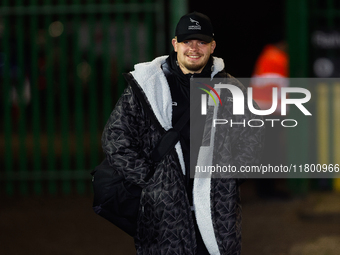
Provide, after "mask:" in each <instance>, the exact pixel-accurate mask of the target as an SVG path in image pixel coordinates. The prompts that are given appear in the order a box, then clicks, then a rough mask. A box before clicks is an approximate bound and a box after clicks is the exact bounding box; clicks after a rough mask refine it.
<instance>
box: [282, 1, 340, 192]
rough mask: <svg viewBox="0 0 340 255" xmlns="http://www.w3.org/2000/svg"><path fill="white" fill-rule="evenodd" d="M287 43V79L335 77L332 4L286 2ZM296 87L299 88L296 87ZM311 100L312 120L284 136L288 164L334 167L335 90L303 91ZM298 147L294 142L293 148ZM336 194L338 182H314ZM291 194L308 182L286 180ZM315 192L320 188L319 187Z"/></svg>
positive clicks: (338, 21)
mask: <svg viewBox="0 0 340 255" xmlns="http://www.w3.org/2000/svg"><path fill="white" fill-rule="evenodd" d="M286 18H287V39H288V44H289V56H290V76H291V77H323V78H335V77H337V78H339V77H340V2H339V1H336V0H287V15H286ZM299 86H301V84H299ZM307 89H309V90H310V91H311V93H312V95H313V98H312V100H311V102H310V105H309V107H310V108H311V109H313V110H314V111H313V112H314V114H313V117H312V118H309V119H307V118H301V116H299V113H298V110H296V109H291V110H292V111H291V117H292V118H295V119H299V118H300V119H301V120H303V121H300V122H299V126H298V127H296V128H294V130H289V134H288V138H289V141H290V143H289V147H288V151H287V152H288V159H289V161H290V163H293V164H305V163H320V164H324V163H325V164H339V163H340V162H339V160H340V154H339V153H340V144H339V141H340V140H339V139H340V138H339V135H338V132H339V114H340V108H339V107H340V106H339V103H338V101H339V100H340V94H339V84H337V83H332V84H318V85H316V86H315V87H312V88H311V87H308V88H307ZM296 141H298V142H296ZM321 182H322V183H323V184H322V186H323V188H325V186H328V187H326V188H333V189H335V190H338V191H340V181H339V179H335V180H319V184H320V183H321ZM291 183H292V189H293V190H294V191H295V192H296V193H300V194H305V193H306V192H307V191H308V189H309V187H310V183H309V181H308V180H292V181H291ZM319 186H320V185H319Z"/></svg>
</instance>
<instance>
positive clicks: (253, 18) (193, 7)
mask: <svg viewBox="0 0 340 255" xmlns="http://www.w3.org/2000/svg"><path fill="white" fill-rule="evenodd" d="M192 11H198V12H202V13H204V14H206V15H208V16H209V17H210V19H211V21H212V23H213V26H214V30H215V39H216V42H217V48H216V50H215V53H214V55H215V56H218V57H222V58H223V59H224V60H225V63H226V71H227V72H228V73H230V74H231V75H233V76H235V77H239V78H240V77H250V76H251V73H252V68H253V66H254V64H255V61H256V58H257V56H258V54H259V53H260V52H261V49H262V47H263V46H264V45H265V44H266V43H268V42H270V41H272V40H275V39H276V38H280V37H281V38H282V37H284V30H285V28H284V22H285V21H284V18H285V17H284V15H285V5H284V0H258V1H249V0H248V1H247V0H238V1H212V0H210V1H209V0H205V1H202V0H196V1H191V2H190V3H189V12H192Z"/></svg>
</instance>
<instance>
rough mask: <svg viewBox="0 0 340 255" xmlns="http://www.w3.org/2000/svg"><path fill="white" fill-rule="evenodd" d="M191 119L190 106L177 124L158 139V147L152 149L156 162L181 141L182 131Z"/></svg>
mask: <svg viewBox="0 0 340 255" xmlns="http://www.w3.org/2000/svg"><path fill="white" fill-rule="evenodd" d="M189 119H190V108H188V109H186V110H185V112H184V113H183V115H182V116H181V118H180V119H179V120H178V122H177V123H176V124H175V126H174V127H173V128H171V129H169V130H168V131H167V132H166V133H165V134H164V135H163V136H162V137H161V139H160V140H159V141H158V143H157V145H156V147H155V148H154V150H153V151H152V154H151V156H152V159H153V160H154V161H155V162H159V161H160V160H161V159H162V158H163V157H164V156H165V155H166V154H168V153H169V152H170V151H171V150H172V149H173V148H174V147H175V145H176V143H177V142H178V141H179V138H180V132H181V130H182V129H183V127H184V126H185V124H186V123H187V122H188V121H189Z"/></svg>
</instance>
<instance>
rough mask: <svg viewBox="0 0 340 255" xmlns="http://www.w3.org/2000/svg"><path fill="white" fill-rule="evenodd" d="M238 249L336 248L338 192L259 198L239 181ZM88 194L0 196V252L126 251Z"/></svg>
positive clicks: (261, 254)
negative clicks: (240, 235)
mask: <svg viewBox="0 0 340 255" xmlns="http://www.w3.org/2000/svg"><path fill="white" fill-rule="evenodd" d="M243 185H244V186H243V188H242V190H243V191H242V192H243V193H242V200H243V223H242V229H243V250H242V255H335V254H337V255H338V254H340V252H339V251H340V194H336V193H330V192H325V193H312V194H309V195H308V196H307V197H306V198H303V199H302V198H299V199H291V200H287V201H275V200H271V201H264V200H261V199H259V198H257V196H256V195H255V193H254V191H253V187H252V183H251V182H250V183H248V184H247V183H245V184H243ZM91 204H92V197H91V195H87V196H85V197H78V196H72V197H54V198H53V197H45V196H44V197H27V198H6V197H4V196H2V198H1V200H0V254H3V255H21V254H25V255H47V254H48V255H71V254H81V255H87V254H89V255H90V254H91V255H93V254H96V255H97V254H99V255H108V254H113V255H130V254H131V255H132V254H135V251H134V245H133V240H132V238H130V237H129V236H127V235H126V234H125V233H123V232H122V231H120V230H119V229H117V228H116V227H115V226H113V225H112V224H110V223H109V222H107V221H106V220H104V219H102V218H101V217H99V216H97V215H95V214H94V213H93V211H92V208H91Z"/></svg>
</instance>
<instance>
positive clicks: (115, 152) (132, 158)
mask: <svg viewBox="0 0 340 255" xmlns="http://www.w3.org/2000/svg"><path fill="white" fill-rule="evenodd" d="M147 128H148V121H147V119H146V118H145V115H144V110H143V108H142V106H141V103H140V101H139V100H138V98H137V97H136V95H135V94H134V92H133V90H132V88H131V86H129V87H127V88H126V89H125V91H124V92H123V94H122V96H121V97H120V99H119V100H118V102H117V104H116V106H115V108H114V110H113V111H112V113H111V115H110V117H109V119H108V122H107V124H106V126H105V128H104V131H103V134H102V147H103V151H104V153H105V154H106V157H107V159H108V161H109V163H110V165H111V166H112V167H113V168H114V169H115V170H116V171H117V172H118V174H121V175H123V176H124V177H125V179H126V180H127V181H129V182H131V183H133V184H136V185H139V186H141V187H143V186H145V181H144V179H145V176H146V174H147V173H148V172H149V171H150V169H151V167H152V162H151V160H150V157H149V154H150V151H151V150H150V144H148V141H146V140H147V139H143V134H145V132H146V131H145V130H146V129H147Z"/></svg>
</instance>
